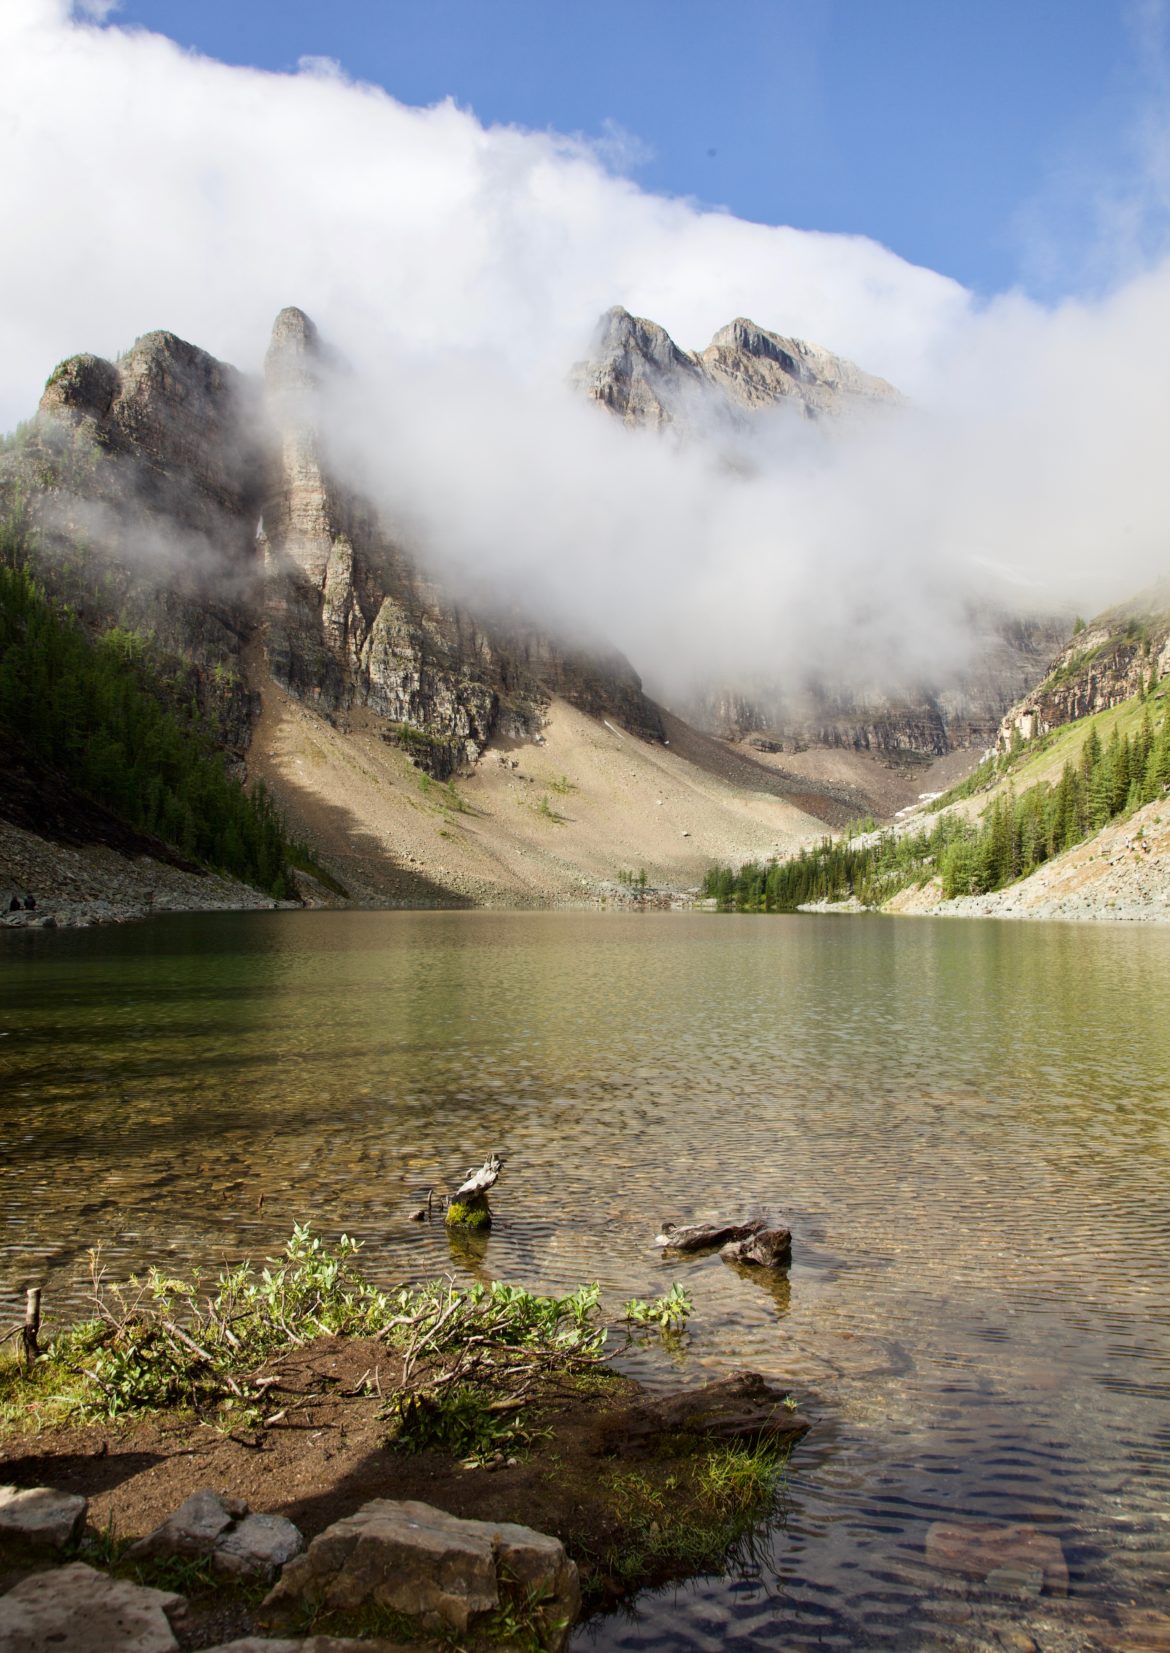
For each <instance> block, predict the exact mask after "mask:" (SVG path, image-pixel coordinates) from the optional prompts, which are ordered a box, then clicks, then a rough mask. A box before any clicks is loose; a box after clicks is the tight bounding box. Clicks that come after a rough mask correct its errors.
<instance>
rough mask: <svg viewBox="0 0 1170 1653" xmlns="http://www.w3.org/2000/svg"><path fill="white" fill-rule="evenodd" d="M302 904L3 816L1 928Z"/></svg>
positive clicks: (79, 925)
mask: <svg viewBox="0 0 1170 1653" xmlns="http://www.w3.org/2000/svg"><path fill="white" fill-rule="evenodd" d="M14 901H16V902H18V903H19V904H20V905H19V908H18V909H17V910H15V911H13V910H10V909H11V908H12V903H13V902H14ZM29 902H32V903H33V905H31V906H30V905H29V904H28V903H29ZM297 905H299V903H297V902H278V901H274V900H273V899H272V898H271V896H266V895H263V894H262V893H261V892H260V891H259V890H254V889H252V888H251V887H250V886H249V885H247V884H238V883H236V881H235V880H234V879H231V878H221V877H219V876H217V875H216V874H214V873H198V872H186V871H184V870H183V869H182V868H180V867H173V866H167V865H166V864H165V863H164V862H161V861H156V860H154V859H153V858H152V857H150V856H146V855H143V856H134V857H130V856H125V855H120V854H119V853H118V852H117V851H116V850H113V849H110V848H107V847H106V846H105V845H102V844H86V845H83V846H73V845H69V844H59V843H54V842H52V841H51V840H49V839H46V838H40V837H38V836H36V834H34V833H32V832H26V831H25V830H24V828H23V827H18V826H14V825H13V824H12V823H11V822H8V821H0V927H3V928H5V929H81V928H84V927H85V926H87V925H90V924H124V923H127V922H129V921H131V920H133V919H140V918H146V917H149V916H150V915H151V914H152V913H165V912H232V911H245V910H249V909H263V908H272V907H286V906H293V907H295V906H297Z"/></svg>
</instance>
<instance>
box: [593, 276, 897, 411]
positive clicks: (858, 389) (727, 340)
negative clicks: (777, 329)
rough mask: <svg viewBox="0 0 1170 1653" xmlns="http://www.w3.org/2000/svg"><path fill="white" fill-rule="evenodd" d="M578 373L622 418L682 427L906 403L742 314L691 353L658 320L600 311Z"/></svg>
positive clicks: (838, 361)
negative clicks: (764, 414) (768, 412)
mask: <svg viewBox="0 0 1170 1653" xmlns="http://www.w3.org/2000/svg"><path fill="white" fill-rule="evenodd" d="M572 376H573V382H574V383H575V384H576V385H577V386H578V387H579V388H580V389H581V390H582V391H583V392H584V393H585V394H586V395H587V396H588V397H590V398H591V400H593V401H595V402H599V403H600V404H601V405H602V406H603V407H606V408H608V409H609V410H610V412H611V413H614V414H616V415H617V417H618V418H620V419H621V420H622V421H623V422H624V423H625V424H627V425H645V426H650V427H652V428H658V429H660V428H663V427H665V426H674V427H675V428H676V429H678V430H679V431H682V432H690V431H698V430H704V429H705V430H708V431H710V430H716V431H718V430H720V429H724V428H726V429H731V428H734V427H736V426H737V425H739V426H742V424H743V422H744V419H745V416H750V415H751V414H753V413H758V412H760V411H762V410H765V409H775V408H778V407H789V408H791V409H792V410H793V411H794V412H796V413H798V414H799V415H800V416H801V417H802V418H805V419H825V418H829V419H836V418H841V417H848V416H849V415H850V414H851V413H854V412H856V411H858V410H859V409H862V408H869V407H880V406H891V407H892V406H896V405H897V404H898V403H899V402H900V400H901V398H900V396H899V395H898V392H897V391H896V390H895V389H894V387H893V385H890V384H887V383H886V381H885V380H884V379H878V378H875V377H874V376H873V375H872V374H870V373H864V372H863V371H862V370H861V368H859V367H856V366H854V364H853V363H852V362H849V361H846V360H845V359H844V357H842V356H834V355H833V354H832V352H831V351H828V350H822V349H821V347H820V346H819V345H816V344H807V343H805V341H804V340H803V339H790V338H784V337H782V336H781V335H780V334H778V333H770V332H768V331H767V330H766V329H765V328H763V327H757V326H756V324H755V322H752V321H748V320H746V319H745V318H744V317H742V316H740V317H738V318H737V319H736V320H735V321H733V322H729V323H728V325H727V326H726V327H721V328H720V329H719V331H718V332H717V333H716V334H715V337H714V338H713V339H712V340H711V342H710V344H709V345H708V346H707V347H706V349H705V350H698V351H690V350H683V349H681V348H680V347H679V346H678V345H677V344H676V343H675V342H674V340H673V339H672V338H671V337H670V335H669V333H667V332H666V330H665V328H662V327H659V325H658V323H657V322H654V321H648V320H647V319H646V318H645V317H644V316H632V315H630V313H629V311H628V310H623V309H622V308H621V306H620V305H617V306H615V307H614V308H613V309H612V310H607V311H606V313H605V315H604V316H602V318H601V321H600V322H599V324H598V328H597V333H596V335H595V338H594V343H593V349H592V352H591V354H590V357H589V359H588V360H587V361H584V362H578V363H577V365H576V366H575V367H574V369H573V375H572Z"/></svg>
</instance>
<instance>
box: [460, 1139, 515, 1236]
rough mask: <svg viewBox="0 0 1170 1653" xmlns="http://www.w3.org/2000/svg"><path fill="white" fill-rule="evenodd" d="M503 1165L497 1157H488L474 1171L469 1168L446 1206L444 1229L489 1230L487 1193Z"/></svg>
mask: <svg viewBox="0 0 1170 1653" xmlns="http://www.w3.org/2000/svg"><path fill="white" fill-rule="evenodd" d="M503 1165H504V1162H503V1160H502V1159H501V1158H500V1157H499V1155H498V1154H492V1155H491V1156H490V1157H489V1158H488V1159H485V1160H484V1162H483V1164H482V1165H481V1166H480V1168H479V1170H478V1171H477V1170H476V1169H475V1167H474V1166H473V1167H472V1169H471V1170H470V1171H468V1173H467V1178H466V1181H464V1182H462V1183H461V1184H460V1185H459V1187H458V1188H457V1189H456V1190H455V1192H454V1193H453V1194H452V1195H451V1201H450V1204H449V1205H448V1206H447V1216H446V1223H447V1227H448V1228H490V1227H491V1226H492V1213H491V1207H490V1206H489V1205H488V1189H489V1188H491V1187H492V1186H493V1185H494V1183H495V1180H496V1178H497V1177H498V1176H499V1174H500V1172H501V1170H502V1169H503Z"/></svg>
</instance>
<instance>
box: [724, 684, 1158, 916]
mask: <svg viewBox="0 0 1170 1653" xmlns="http://www.w3.org/2000/svg"><path fill="white" fill-rule="evenodd" d="M1168 788H1170V711H1168V712H1165V713H1164V714H1163V716H1162V719H1161V725H1160V727H1159V728H1158V730H1157V731H1155V728H1154V724H1153V720H1152V718H1151V717H1150V711H1149V707H1148V706H1147V708H1146V710H1145V714H1144V716H1143V718H1142V721H1141V724H1140V725H1139V727H1138V729H1137V730H1136V731H1135V733H1134V734H1133V735H1132V736H1130V735H1124V736H1123V735H1121V734H1119V732H1118V731H1117V729H1116V728H1115V729H1114V731H1113V734H1112V735H1111V737H1110V739H1109V741H1108V742H1107V743H1104V744H1103V743H1102V741H1101V737H1100V735H1099V733H1098V730H1097V727H1096V725H1095V724H1094V725H1091V726H1090V728H1089V733H1088V735H1087V736H1086V738H1085V742H1084V744H1083V746H1082V747H1081V752H1080V757H1079V759H1078V761H1077V762H1076V763H1072V762H1069V763H1066V764H1065V766H1064V771H1063V773H1062V774H1061V777H1060V780H1059V781H1058V782H1057V783H1056V785H1055V786H1053V785H1050V784H1048V783H1047V782H1041V783H1039V784H1037V785H1036V786H1031V787H1029V788H1028V789H1027V791H1025V792H1023V793H1021V794H1020V795H1019V796H1017V795H1016V794H1015V792H1012V791H1009V792H1008V793H1006V794H1003V795H1001V796H1000V797H998V798H997V799H996V800H995V802H994V803H993V804H992V805H991V807H990V808H989V809H988V810H987V811H986V812H985V814H984V817H983V820H982V822H981V823H980V824H979V825H978V826H975V825H973V824H972V823H970V822H968V821H964V820H961V819H959V818H958V817H957V816H954V815H952V814H946V815H943V816H940V818H939V820H938V823H937V825H936V826H935V828H934V830H933V831H932V832H930V833H926V832H919V833H905V834H901V835H899V834H896V833H894V832H892V831H890V832H883V833H880V834H877V835H875V836H870V837H867V838H864V839H861V840H856V839H855V840H852V841H849V840H841V839H839V840H836V841H834V840H832V839H829V838H825V839H823V840H822V841H821V843H820V844H818V845H816V846H814V847H812V848H809V849H805V850H802V851H801V852H800V854H799V855H797V856H795V857H794V858H793V859H792V860H789V861H769V862H767V863H761V862H748V863H747V864H746V865H745V866H742V867H740V868H739V869H738V871H736V870H735V869H733V868H731V867H728V866H717V867H712V868H711V870H710V871H709V872H708V873H707V876H706V879H705V880H704V885H703V893H704V895H706V896H708V897H714V898H715V899H716V900H717V901H718V903H719V906H720V907H721V908H723V909H726V910H728V911H732V910H734V911H737V912H775V913H784V912H794V911H795V910H796V908H797V907H800V906H804V905H805V904H806V903H809V902H815V901H841V900H845V899H846V898H848V897H849V896H854V897H855V898H856V899H857V900H858V901H860V902H861V903H862V905H864V906H877V905H878V904H879V903H881V902H882V901H885V900H888V898H889V897H890V896H891V895H894V894H895V893H896V892H897V891H898V890H900V889H904V888H905V887H906V886H907V885H909V884H912V883H924V882H925V881H926V879H928V878H930V877H932V876H933V875H935V874H938V875H939V877H940V878H941V880H942V890H943V895H944V896H945V897H946V898H947V899H948V900H949V899H951V897H953V896H957V895H982V894H986V893H987V892H989V891H991V890H998V889H1001V888H1002V887H1003V886H1004V885H1005V884H1010V883H1012V882H1014V880H1015V879H1017V878H1024V877H1026V876H1027V875H1028V874H1029V873H1031V872H1035V870H1036V868H1037V867H1039V866H1041V865H1042V864H1043V863H1044V862H1045V861H1048V860H1050V859H1051V858H1052V857H1053V856H1054V855H1059V854H1061V853H1062V851H1064V850H1066V849H1071V848H1072V846H1073V845H1074V844H1078V843H1081V842H1082V841H1083V840H1084V839H1085V838H1087V837H1089V836H1090V835H1091V834H1092V833H1094V832H1097V831H1099V830H1100V828H1101V827H1103V826H1106V825H1107V824H1108V823H1109V822H1110V821H1114V820H1118V819H1121V818H1123V817H1124V816H1126V815H1129V814H1132V813H1133V811H1134V810H1135V809H1139V808H1141V806H1142V805H1143V804H1147V803H1152V802H1153V801H1154V800H1155V799H1157V798H1161V797H1164V796H1165V794H1166V792H1167V789H1168Z"/></svg>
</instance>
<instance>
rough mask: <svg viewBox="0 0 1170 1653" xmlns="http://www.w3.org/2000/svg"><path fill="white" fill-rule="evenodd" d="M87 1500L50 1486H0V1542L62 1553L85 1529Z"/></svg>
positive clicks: (73, 1493)
mask: <svg viewBox="0 0 1170 1653" xmlns="http://www.w3.org/2000/svg"><path fill="white" fill-rule="evenodd" d="M87 1507H88V1505H87V1503H86V1500H85V1499H84V1498H82V1497H81V1496H80V1494H79V1493H75V1492H56V1491H54V1489H53V1488H52V1487H23V1488H18V1487H0V1541H4V1540H8V1541H10V1542H11V1541H13V1540H15V1541H16V1542H17V1543H19V1544H23V1545H26V1546H28V1547H29V1548H32V1549H48V1550H63V1549H64V1548H65V1546H66V1545H67V1544H71V1543H72V1542H73V1541H74V1539H76V1538H79V1537H80V1536H81V1533H82V1529H83V1528H84V1526H85V1512H86V1509H87Z"/></svg>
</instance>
